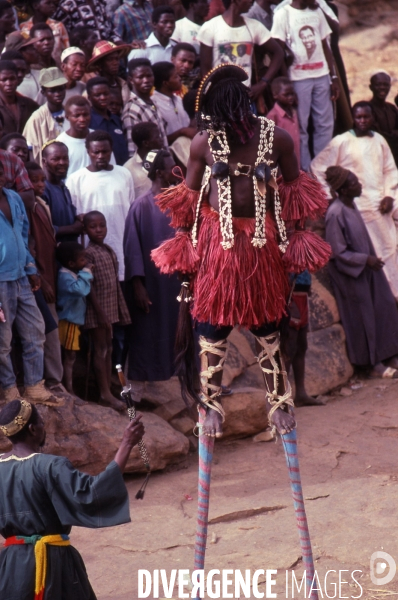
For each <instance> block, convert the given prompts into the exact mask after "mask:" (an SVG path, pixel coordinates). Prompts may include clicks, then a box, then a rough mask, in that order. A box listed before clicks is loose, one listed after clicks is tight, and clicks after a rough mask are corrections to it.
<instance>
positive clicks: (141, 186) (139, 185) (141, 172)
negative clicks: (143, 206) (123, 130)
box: [124, 152, 152, 198]
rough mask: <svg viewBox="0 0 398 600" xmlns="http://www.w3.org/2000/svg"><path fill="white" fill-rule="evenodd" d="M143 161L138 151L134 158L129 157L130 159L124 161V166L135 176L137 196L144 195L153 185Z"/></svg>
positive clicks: (135, 193)
mask: <svg viewBox="0 0 398 600" xmlns="http://www.w3.org/2000/svg"><path fill="white" fill-rule="evenodd" d="M142 162H143V161H142V158H141V156H140V155H139V154H138V152H136V153H135V154H134V156H133V157H132V158H129V159H128V161H127V162H126V163H124V167H125V168H126V169H128V170H129V171H130V173H131V175H132V177H133V181H134V196H135V198H139V197H140V196H143V195H144V194H146V193H147V192H149V190H150V189H151V187H152V181H151V180H150V179H149V177H148V173H147V172H146V171H145V169H144V167H143V166H142Z"/></svg>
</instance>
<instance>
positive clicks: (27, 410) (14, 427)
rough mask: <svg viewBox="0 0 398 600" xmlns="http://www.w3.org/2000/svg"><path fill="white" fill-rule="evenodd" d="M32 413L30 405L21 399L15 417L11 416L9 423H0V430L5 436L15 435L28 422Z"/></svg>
mask: <svg viewBox="0 0 398 600" xmlns="http://www.w3.org/2000/svg"><path fill="white" fill-rule="evenodd" d="M31 414H32V405H31V404H30V403H29V402H26V400H21V408H20V410H19V413H18V414H17V416H16V417H14V418H13V420H12V421H11V423H7V425H0V431H1V432H2V433H4V435H5V436H6V437H11V436H13V435H16V434H17V433H19V432H20V431H22V429H23V428H24V427H25V425H26V424H27V423H28V421H29V419H30V417H31Z"/></svg>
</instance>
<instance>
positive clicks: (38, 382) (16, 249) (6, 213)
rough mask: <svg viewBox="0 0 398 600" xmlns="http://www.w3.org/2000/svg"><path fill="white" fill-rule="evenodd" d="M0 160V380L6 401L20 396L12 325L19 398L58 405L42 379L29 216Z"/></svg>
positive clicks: (37, 284) (41, 328) (37, 283)
mask: <svg viewBox="0 0 398 600" xmlns="http://www.w3.org/2000/svg"><path fill="white" fill-rule="evenodd" d="M5 183H6V176H5V172H4V168H3V164H2V163H1V162H0V257H1V258H0V302H1V308H2V310H3V313H4V318H5V320H4V321H2V322H0V333H1V334H0V386H1V389H2V392H3V397H4V398H5V400H6V402H10V401H11V400H17V399H20V395H19V391H18V388H17V385H16V377H15V374H14V370H13V367H12V362H11V344H12V338H13V333H12V329H13V326H14V327H15V328H16V330H17V332H18V335H19V337H20V339H21V343H22V362H23V372H24V385H25V393H24V398H26V399H27V400H29V401H32V402H40V403H43V404H49V405H59V404H60V403H59V402H57V400H56V398H54V397H53V396H52V395H51V393H50V392H49V391H48V390H46V389H45V387H44V381H43V346H44V340H45V337H44V322H43V318H42V316H41V314H40V311H39V309H38V308H37V304H36V300H35V298H34V296H33V293H32V291H35V290H38V289H39V288H40V278H39V276H38V274H37V269H36V265H35V263H34V260H33V257H32V255H31V254H30V252H29V249H28V230H29V221H28V217H27V215H26V210H25V207H24V204H23V202H22V200H21V198H20V196H19V195H18V194H16V193H15V192H14V191H12V190H8V189H6V188H5V187H4V185H5Z"/></svg>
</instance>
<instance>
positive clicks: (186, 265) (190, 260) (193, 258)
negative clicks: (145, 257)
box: [151, 231, 199, 275]
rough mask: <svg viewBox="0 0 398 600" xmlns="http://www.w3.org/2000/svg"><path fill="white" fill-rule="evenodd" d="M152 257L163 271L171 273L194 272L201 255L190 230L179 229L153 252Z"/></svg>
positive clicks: (167, 273)
mask: <svg viewBox="0 0 398 600" xmlns="http://www.w3.org/2000/svg"><path fill="white" fill-rule="evenodd" d="M151 258H152V260H153V262H154V263H155V265H156V266H157V267H158V269H160V272H161V273H164V274H166V275H170V274H171V273H175V272H176V271H179V272H180V273H194V272H195V271H196V269H197V266H198V263H199V256H198V253H197V252H196V250H195V248H194V247H193V245H192V240H191V234H190V232H188V231H177V233H176V234H175V236H174V237H173V238H172V239H171V240H166V241H165V242H163V244H161V245H160V246H159V248H156V249H155V250H152V252H151Z"/></svg>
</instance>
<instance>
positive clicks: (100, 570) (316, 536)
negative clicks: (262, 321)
mask: <svg viewBox="0 0 398 600" xmlns="http://www.w3.org/2000/svg"><path fill="white" fill-rule="evenodd" d="M361 384H362V387H360V388H359V389H358V385H361ZM342 393H343V394H347V395H346V396H344V395H341V394H340V393H339V394H336V395H333V396H331V397H330V399H329V402H328V404H327V405H326V406H324V407H319V408H318V407H316V408H300V409H298V410H297V417H298V422H299V427H298V434H299V454H300V463H301V473H302V479H303V487H304V495H305V498H306V508H307V514H308V520H309V526H310V531H311V535H312V541H313V548H314V555H315V558H316V569H317V571H318V573H319V575H320V577H321V580H323V577H324V575H325V573H326V571H327V570H330V569H335V570H337V571H338V570H347V572H344V573H343V579H344V576H346V575H347V577H346V580H350V582H351V584H352V585H351V586H350V585H348V584H346V585H343V587H342V592H341V594H338V595H337V596H336V597H340V598H342V597H359V596H360V594H361V589H360V588H359V587H358V586H355V585H354V584H353V581H352V579H351V578H350V572H351V571H353V570H355V569H359V570H360V571H362V573H357V574H356V577H357V579H358V581H359V583H360V584H361V586H362V588H363V593H362V596H361V597H362V598H366V599H370V598H384V597H385V596H387V595H389V596H394V595H398V576H397V577H396V578H395V579H394V580H393V581H392V582H391V583H390V584H388V585H386V586H378V585H377V584H374V583H372V582H371V581H370V577H369V561H370V556H371V554H372V553H373V552H374V551H376V550H381V549H384V551H386V552H388V553H389V554H390V555H392V557H394V558H395V559H396V560H398V541H397V535H396V514H397V510H396V505H397V502H396V498H397V492H398V483H397V482H398V464H397V460H396V455H397V446H396V444H397V437H398V433H397V432H398V413H397V401H398V398H397V396H398V382H397V381H385V380H384V381H383V380H372V381H362V382H360V383H359V384H357V385H354V390H352V389H350V388H349V387H346V388H344V389H343V392H342ZM196 477H197V457H196V455H195V454H194V453H191V454H189V455H188V456H187V457H186V458H185V459H184V461H183V462H181V463H180V464H179V465H178V466H174V467H173V468H170V469H169V470H166V471H164V472H161V473H155V474H154V475H153V476H152V480H151V481H150V484H149V486H148V488H147V494H146V497H145V499H144V500H143V501H137V500H135V499H134V495H135V492H136V490H137V489H138V487H139V485H140V482H141V479H142V477H137V478H135V477H134V478H130V479H128V482H127V485H128V489H129V493H130V498H131V501H130V503H131V516H132V523H131V524H129V525H123V526H121V527H117V528H112V529H108V530H97V531H90V532H89V531H87V530H84V529H77V528H75V529H74V530H73V532H72V541H73V544H74V545H75V546H76V547H77V548H78V549H79V550H80V552H81V553H82V555H83V558H84V560H85V562H86V565H87V569H88V573H89V576H90V579H91V581H92V584H93V587H94V589H95V591H96V593H97V595H98V599H99V600H135V599H136V598H138V592H137V572H138V569H147V570H150V571H152V570H154V569H166V570H167V571H168V572H170V571H171V569H178V568H180V569H182V568H187V569H189V568H191V567H192V562H193V544H194V534H195V524H196V499H197V493H196ZM300 557H301V554H300V548H299V543H298V537H297V530H296V525H295V517H294V512H293V508H292V502H291V496H290V491H289V486H288V480H287V471H286V467H285V459H284V455H283V450H282V446H281V443H280V442H278V443H276V444H275V443H273V442H271V443H253V441H252V439H251V438H248V439H244V440H238V441H236V440H235V441H230V442H228V441H224V442H217V444H216V451H215V457H214V468H213V480H212V495H211V510H210V528H209V543H208V549H207V568H208V569H210V568H217V569H222V568H224V569H225V568H230V569H241V570H243V569H252V570H255V569H267V568H268V569H278V574H277V576H276V580H277V586H276V588H275V591H276V592H278V597H279V598H286V597H292V596H291V594H289V595H286V592H285V588H284V585H285V584H284V582H285V571H286V570H289V571H290V570H294V571H295V573H296V576H297V577H298V576H299V575H300V577H301V573H302V563H301V558H300ZM263 581H264V578H263ZM333 581H335V580H333V577H332V579H331V583H332V582H333ZM323 589H324V588H323ZM260 590H261V591H265V584H264V583H263V584H262V586H260ZM386 590H387V591H386ZM327 591H328V593H329V596H330V597H333V588H332V587H331V584H330V586H329V587H328V589H327ZM160 595H161V596H162V594H160ZM152 597H153V596H152V595H150V596H149V598H152ZM173 597H174V598H177V594H176V593H175V594H174V596H173ZM252 597H254V596H252ZM295 597H296V598H297V597H303V596H302V595H300V594H297V591H296V594H295ZM320 597H321V596H320ZM323 597H326V596H325V593H324V596H323Z"/></svg>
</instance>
